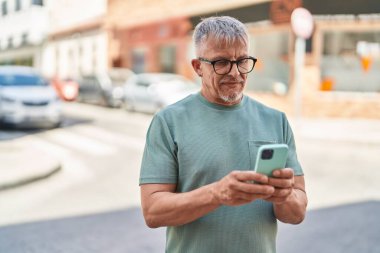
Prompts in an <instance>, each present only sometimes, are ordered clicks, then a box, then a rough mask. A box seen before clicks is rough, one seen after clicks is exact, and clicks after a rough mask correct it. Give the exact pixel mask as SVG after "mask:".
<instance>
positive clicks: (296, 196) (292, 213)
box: [273, 189, 307, 224]
mask: <svg viewBox="0 0 380 253" xmlns="http://www.w3.org/2000/svg"><path fill="white" fill-rule="evenodd" d="M306 206H307V196H306V193H305V192H304V191H303V190H301V189H293V193H292V195H291V196H290V197H289V200H288V201H286V202H285V203H281V204H273V208H274V213H275V216H276V218H277V219H278V220H279V221H281V222H284V223H290V224H299V223H301V222H302V221H303V220H304V218H305V213H306Z"/></svg>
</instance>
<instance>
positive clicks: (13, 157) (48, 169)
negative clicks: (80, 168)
mask: <svg viewBox="0 0 380 253" xmlns="http://www.w3.org/2000/svg"><path fill="white" fill-rule="evenodd" d="M60 169H61V164H60V163H59V162H58V161H57V160H55V159H54V158H52V157H48V156H47V155H46V154H45V153H42V152H39V151H36V150H34V149H33V147H25V146H22V145H19V144H17V142H16V141H15V140H12V141H0V175H1V176H0V191H1V190H5V189H10V188H12V187H17V186H20V185H24V184H27V183H31V182H34V181H37V180H40V179H44V178H47V177H49V176H51V175H52V174H54V173H56V172H58V171H59V170H60Z"/></svg>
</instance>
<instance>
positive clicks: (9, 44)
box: [8, 38, 13, 48]
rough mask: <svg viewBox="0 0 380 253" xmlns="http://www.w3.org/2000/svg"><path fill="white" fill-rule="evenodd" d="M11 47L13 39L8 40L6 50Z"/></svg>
mask: <svg viewBox="0 0 380 253" xmlns="http://www.w3.org/2000/svg"><path fill="white" fill-rule="evenodd" d="M12 47H13V38H9V39H8V48H12Z"/></svg>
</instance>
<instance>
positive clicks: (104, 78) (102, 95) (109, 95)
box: [77, 68, 134, 107]
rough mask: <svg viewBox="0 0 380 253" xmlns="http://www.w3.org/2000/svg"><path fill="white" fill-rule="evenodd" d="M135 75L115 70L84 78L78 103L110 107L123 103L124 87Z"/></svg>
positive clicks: (81, 81) (123, 70) (127, 70)
mask: <svg viewBox="0 0 380 253" xmlns="http://www.w3.org/2000/svg"><path fill="white" fill-rule="evenodd" d="M133 74H134V73H133V72H132V71H131V70H129V69H124V68H113V69H110V70H109V71H108V72H106V73H99V74H95V75H88V76H84V77H83V78H82V79H81V80H79V93H78V97H77V101H79V102H84V103H90V104H98V105H103V106H108V107H120V106H121V105H122V103H123V96H124V91H123V85H124V84H125V82H126V81H127V80H128V78H129V77H131V76H132V75H133Z"/></svg>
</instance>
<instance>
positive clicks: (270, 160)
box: [255, 144, 288, 177]
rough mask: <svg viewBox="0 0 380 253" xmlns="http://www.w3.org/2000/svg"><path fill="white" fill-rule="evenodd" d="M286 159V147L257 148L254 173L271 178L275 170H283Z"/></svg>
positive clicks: (263, 146)
mask: <svg viewBox="0 0 380 253" xmlns="http://www.w3.org/2000/svg"><path fill="white" fill-rule="evenodd" d="M287 157H288V145H286V144H265V145H262V146H260V147H259V150H258V152H257V157H256V163H255V171H256V172H257V173H261V174H264V175H267V176H269V177H271V176H272V173H273V171H274V170H276V169H283V168H284V167H285V164H286V159H287Z"/></svg>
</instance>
